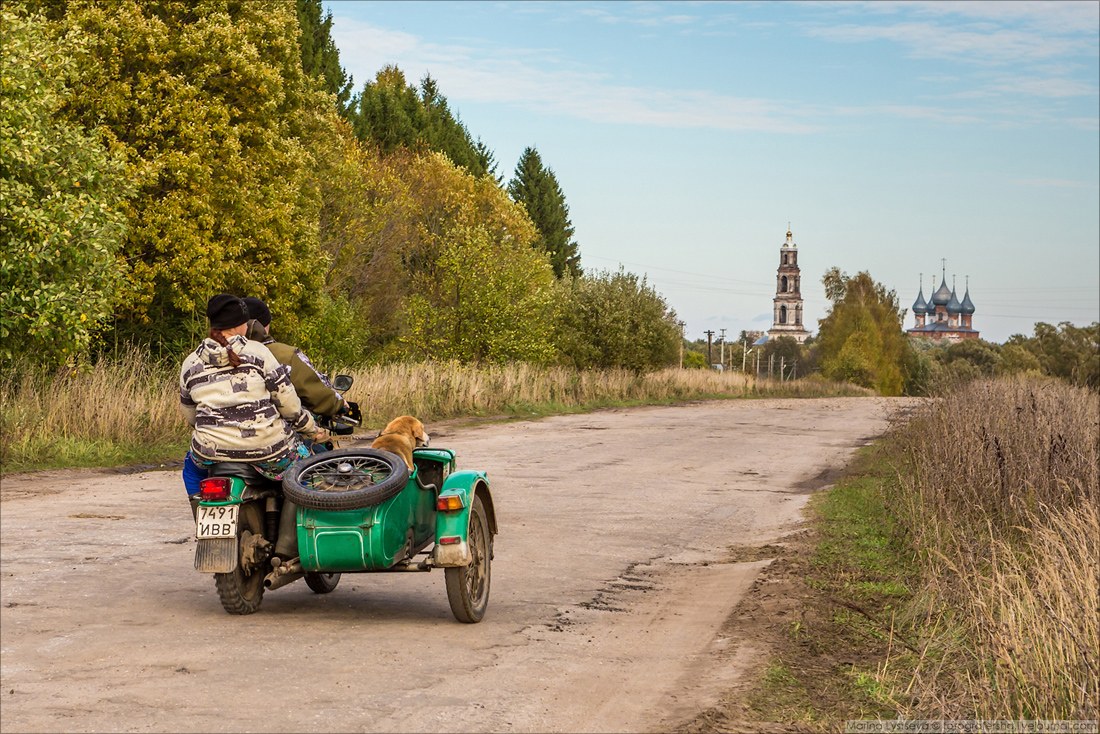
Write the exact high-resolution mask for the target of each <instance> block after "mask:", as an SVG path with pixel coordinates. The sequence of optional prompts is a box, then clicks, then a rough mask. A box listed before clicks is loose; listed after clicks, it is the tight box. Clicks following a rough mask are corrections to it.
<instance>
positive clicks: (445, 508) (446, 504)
mask: <svg viewBox="0 0 1100 734" xmlns="http://www.w3.org/2000/svg"><path fill="white" fill-rule="evenodd" d="M465 506H466V505H465V504H463V502H462V495H460V494H445V495H443V496H442V497H440V498H439V499H437V500H436V501H435V509H437V510H439V511H440V512H455V511H456V510H461V509H462V508H463V507H465Z"/></svg>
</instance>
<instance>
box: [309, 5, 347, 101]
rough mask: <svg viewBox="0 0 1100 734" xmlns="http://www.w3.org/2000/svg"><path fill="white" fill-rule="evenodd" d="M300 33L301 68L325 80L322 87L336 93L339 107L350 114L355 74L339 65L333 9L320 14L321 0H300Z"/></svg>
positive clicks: (310, 74)
mask: <svg viewBox="0 0 1100 734" xmlns="http://www.w3.org/2000/svg"><path fill="white" fill-rule="evenodd" d="M296 5H297V9H298V25H299V27H300V28H301V34H300V35H299V36H298V45H299V46H301V50H302V69H303V70H304V71H305V72H306V74H307V75H308V76H312V77H317V78H319V79H321V80H322V84H321V86H322V88H323V89H324V90H325V91H326V92H329V93H331V94H334V95H336V108H337V109H338V110H339V111H340V114H341V115H343V116H344V117H347V116H348V112H349V108H350V107H351V105H349V104H348V102H349V100H350V99H351V89H352V77H350V76H348V75H347V73H346V72H345V71H344V67H342V66H340V51H339V49H337V48H336V43H335V42H333V40H332V12H331V11H330V12H329V13H328V15H326V16H325V17H324V18H321V0H297V3H296Z"/></svg>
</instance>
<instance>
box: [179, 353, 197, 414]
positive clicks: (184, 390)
mask: <svg viewBox="0 0 1100 734" xmlns="http://www.w3.org/2000/svg"><path fill="white" fill-rule="evenodd" d="M185 366H186V365H185ZM184 377H185V373H184V372H183V371H180V383H179V387H180V412H181V413H183V419H184V420H185V421H187V423H188V424H189V425H190V426H191V427H192V428H194V427H195V412H196V408H198V404H197V403H196V402H195V401H194V400H192V399H191V390H190V389H188V387H187V383H186V382H185V381H184Z"/></svg>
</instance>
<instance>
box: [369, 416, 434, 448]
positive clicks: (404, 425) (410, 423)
mask: <svg viewBox="0 0 1100 734" xmlns="http://www.w3.org/2000/svg"><path fill="white" fill-rule="evenodd" d="M390 433H396V434H398V435H401V436H407V437H409V438H410V439H412V441H413V445H414V446H427V445H428V442H429V441H431V437H430V436H429V435H428V434H427V433H425V432H424V424H423V423H421V422H420V421H419V420H417V419H416V418H413V417H412V416H411V415H403V416H401V417H400V418H394V419H393V420H392V421H390V422H389V423H387V424H386V427H385V428H383V429H382V433H381V434H380V435H382V436H385V435H387V434H390Z"/></svg>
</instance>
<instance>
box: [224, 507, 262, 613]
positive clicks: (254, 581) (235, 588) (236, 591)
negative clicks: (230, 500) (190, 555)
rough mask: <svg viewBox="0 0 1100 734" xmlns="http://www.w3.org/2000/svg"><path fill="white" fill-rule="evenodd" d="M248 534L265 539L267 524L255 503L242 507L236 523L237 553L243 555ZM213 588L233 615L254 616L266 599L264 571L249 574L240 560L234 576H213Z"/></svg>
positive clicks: (259, 570) (233, 572)
mask: <svg viewBox="0 0 1100 734" xmlns="http://www.w3.org/2000/svg"><path fill="white" fill-rule="evenodd" d="M245 533H250V534H252V535H259V536H260V537H263V534H264V522H263V516H262V514H261V513H260V510H259V507H258V506H257V504H256V503H255V502H247V503H245V504H243V505H241V513H240V516H239V518H238V520H237V552H238V553H240V552H241V538H242V537H246V536H245ZM214 587H215V588H216V589H217V590H218V599H219V600H221V603H222V607H224V608H225V611H227V612H229V613H230V614H252V613H253V612H256V611H258V610H259V608H260V602H262V601H263V598H264V572H263V570H262V569H259V568H257V569H255V570H253V571H252V573H251V574H249V575H246V574H245V572H244V568H243V564H242V563H241V562H239V561H238V563H237V568H235V569H234V570H233V571H232V572H231V573H216V574H214Z"/></svg>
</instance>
